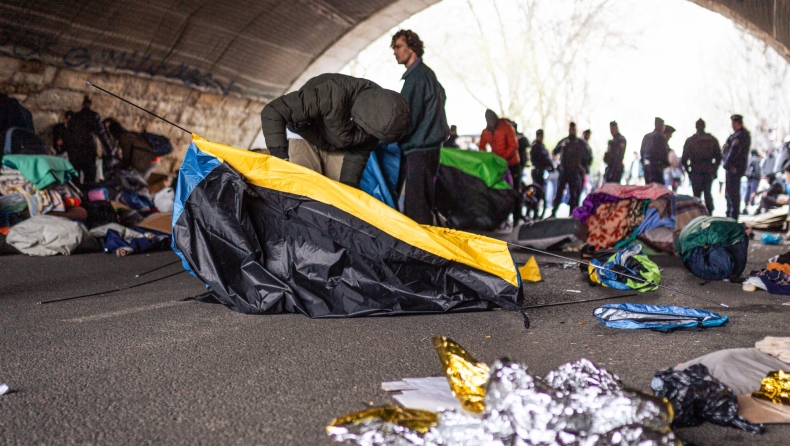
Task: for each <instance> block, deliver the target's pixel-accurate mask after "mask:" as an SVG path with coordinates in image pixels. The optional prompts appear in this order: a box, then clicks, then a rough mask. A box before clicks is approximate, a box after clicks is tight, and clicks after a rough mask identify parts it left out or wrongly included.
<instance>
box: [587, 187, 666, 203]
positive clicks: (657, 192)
mask: <svg viewBox="0 0 790 446" xmlns="http://www.w3.org/2000/svg"><path fill="white" fill-rule="evenodd" d="M595 193H596V194H607V195H613V196H615V197H619V198H637V199H639V200H646V199H648V198H649V199H651V200H655V199H656V198H658V197H660V196H662V195H667V194H671V193H672V191H671V190H669V189H667V188H666V187H664V186H662V185H660V184H658V183H650V184H648V185H647V186H623V185H621V184H616V183H604V185H603V186H601V187H599V188H598V190H596V191H595Z"/></svg>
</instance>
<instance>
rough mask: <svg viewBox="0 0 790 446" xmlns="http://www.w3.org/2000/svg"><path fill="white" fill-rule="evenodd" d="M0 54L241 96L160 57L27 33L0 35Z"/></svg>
mask: <svg viewBox="0 0 790 446" xmlns="http://www.w3.org/2000/svg"><path fill="white" fill-rule="evenodd" d="M0 53H2V54H5V55H8V56H12V57H17V58H21V59H27V60H41V61H42V62H47V63H51V64H56V65H61V66H64V67H67V68H71V69H75V70H86V71H95V72H109V73H131V74H134V75H137V76H140V75H143V76H151V77H164V78H167V79H172V80H178V81H180V82H181V83H183V84H184V85H186V86H189V87H196V88H200V89H204V90H214V91H219V92H220V93H221V94H223V95H225V96H227V95H229V94H231V93H240V94H241V93H244V90H245V88H244V87H243V86H241V85H238V84H237V83H236V82H235V81H226V80H223V79H221V78H219V77H218V76H215V75H214V74H213V73H210V72H208V71H205V70H201V69H200V68H197V67H194V66H191V65H189V64H186V63H184V62H173V61H170V60H164V59H162V58H161V57H160V56H157V55H155V54H151V53H143V52H138V51H124V50H116V49H106V48H93V47H86V46H76V45H75V46H61V45H56V44H55V41H54V40H53V39H52V38H51V37H48V36H46V35H36V34H33V33H31V32H29V31H22V32H21V33H14V32H9V30H5V31H3V32H0Z"/></svg>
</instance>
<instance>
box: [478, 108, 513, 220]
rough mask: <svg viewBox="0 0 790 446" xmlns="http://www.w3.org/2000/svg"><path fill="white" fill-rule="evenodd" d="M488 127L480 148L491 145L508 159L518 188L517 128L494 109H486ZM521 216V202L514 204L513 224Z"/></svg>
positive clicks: (482, 136)
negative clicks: (499, 115) (500, 116)
mask: <svg viewBox="0 0 790 446" xmlns="http://www.w3.org/2000/svg"><path fill="white" fill-rule="evenodd" d="M485 117H486V128H484V129H483V132H482V133H481V134H480V150H481V151H488V149H487V148H486V147H487V146H491V152H493V153H495V154H497V155H499V156H501V157H502V158H504V159H505V161H507V168H508V171H510V176H511V177H512V178H513V188H514V189H517V188H518V186H519V184H520V183H521V163H520V158H519V156H518V139H517V137H516V129H514V128H513V126H512V125H510V123H509V122H508V120H507V119H500V118H499V117H498V116H497V115H496V113H494V111H493V110H486V113H485ZM520 218H521V204H520V203H515V204H514V205H513V226H515V225H517V224H518V221H519V219H520Z"/></svg>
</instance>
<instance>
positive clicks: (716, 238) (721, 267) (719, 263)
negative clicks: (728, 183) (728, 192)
mask: <svg viewBox="0 0 790 446" xmlns="http://www.w3.org/2000/svg"><path fill="white" fill-rule="evenodd" d="M675 250H676V251H677V252H678V253H679V254H680V256H681V258H682V259H683V265H685V266H686V268H688V270H689V271H691V272H692V273H694V274H695V275H696V276H698V277H701V278H703V279H705V280H723V279H727V278H729V279H731V280H732V279H737V278H738V277H739V276H740V275H741V273H743V270H744V269H745V268H746V257H747V255H748V250H749V237H747V236H746V231H745V230H744V229H743V226H741V225H740V224H739V223H738V222H737V221H735V220H733V219H731V218H726V217H708V216H703V217H697V218H695V219H694V220H692V221H691V223H689V224H688V225H687V226H686V227H685V228H683V230H682V231H681V232H680V235H678V237H677V239H676V240H675Z"/></svg>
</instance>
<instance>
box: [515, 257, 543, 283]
mask: <svg viewBox="0 0 790 446" xmlns="http://www.w3.org/2000/svg"><path fill="white" fill-rule="evenodd" d="M518 272H519V274H521V280H523V281H525V282H540V281H541V280H543V277H542V276H541V274H540V268H539V267H538V262H537V261H536V260H535V256H532V257H530V258H529V260H527V263H525V264H524V266H522V267H521V268H519V269H518Z"/></svg>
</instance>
